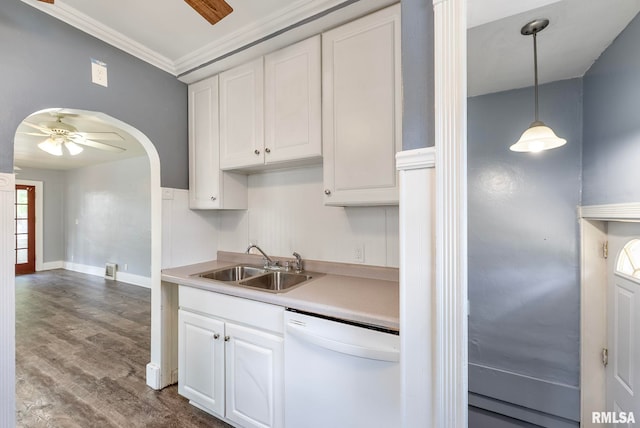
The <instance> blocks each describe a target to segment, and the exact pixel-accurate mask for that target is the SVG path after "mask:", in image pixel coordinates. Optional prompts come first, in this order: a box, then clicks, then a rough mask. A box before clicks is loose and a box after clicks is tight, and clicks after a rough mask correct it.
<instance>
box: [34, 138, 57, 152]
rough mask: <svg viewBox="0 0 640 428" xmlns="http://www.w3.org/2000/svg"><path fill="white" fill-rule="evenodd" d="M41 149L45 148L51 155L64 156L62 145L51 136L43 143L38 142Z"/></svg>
mask: <svg viewBox="0 0 640 428" xmlns="http://www.w3.org/2000/svg"><path fill="white" fill-rule="evenodd" d="M38 148H39V149H40V150H44V151H45V152H47V153H49V154H50V155H54V156H62V145H61V144H60V143H58V142H56V141H53V140H52V139H51V138H47V139H46V140H44V141H43V142H42V143H40V144H38Z"/></svg>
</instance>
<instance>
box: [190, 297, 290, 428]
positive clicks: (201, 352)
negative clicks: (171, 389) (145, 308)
mask: <svg viewBox="0 0 640 428" xmlns="http://www.w3.org/2000/svg"><path fill="white" fill-rule="evenodd" d="M179 295H180V310H179V316H178V323H179V330H178V331H179V333H178V392H179V393H180V395H182V396H184V397H186V398H188V399H189V400H190V402H191V403H192V404H193V405H195V406H197V407H199V408H201V409H203V410H205V411H207V412H209V413H211V414H213V415H215V416H217V417H220V418H222V419H224V420H225V421H227V422H229V423H231V424H233V425H234V426H237V427H243V428H253V427H255V428H267V427H273V428H277V427H283V426H284V375H283V369H284V367H283V366H284V358H283V354H284V343H283V342H284V340H283V337H282V329H281V327H280V325H282V317H283V312H284V308H281V307H278V306H273V305H269V304H266V303H260V302H255V301H250V300H246V299H242V298H236V297H231V296H226V295H220V294H217V293H212V292H207V291H204V290H199V289H193V288H190V287H186V286H181V287H180V293H179ZM266 330H268V331H266Z"/></svg>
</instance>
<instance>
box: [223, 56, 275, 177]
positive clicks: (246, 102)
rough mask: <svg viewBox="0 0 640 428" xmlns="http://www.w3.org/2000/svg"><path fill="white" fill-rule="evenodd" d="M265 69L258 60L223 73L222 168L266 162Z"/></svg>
mask: <svg viewBox="0 0 640 428" xmlns="http://www.w3.org/2000/svg"><path fill="white" fill-rule="evenodd" d="M263 91H264V67H263V59H262V57H260V58H259V59H257V60H255V61H251V62H249V63H247V64H243V65H241V66H239V67H236V68H232V69H231V70H228V71H225V72H224V73H221V74H220V167H221V168H222V169H234V168H242V167H247V166H255V165H261V164H263V163H264V155H263V147H264V119H263V116H264V105H263V102H264V94H263Z"/></svg>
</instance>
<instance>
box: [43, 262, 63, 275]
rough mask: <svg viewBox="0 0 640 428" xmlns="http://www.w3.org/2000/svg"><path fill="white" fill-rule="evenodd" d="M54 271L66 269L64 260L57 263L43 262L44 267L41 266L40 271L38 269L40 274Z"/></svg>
mask: <svg viewBox="0 0 640 428" xmlns="http://www.w3.org/2000/svg"><path fill="white" fill-rule="evenodd" d="M54 269H64V262H63V261H62V260H58V261H55V262H43V263H42V265H40V269H38V272H40V271H43V270H54Z"/></svg>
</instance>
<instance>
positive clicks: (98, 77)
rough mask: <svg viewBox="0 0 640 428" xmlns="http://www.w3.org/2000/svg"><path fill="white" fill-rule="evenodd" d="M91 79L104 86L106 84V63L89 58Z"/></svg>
mask: <svg viewBox="0 0 640 428" xmlns="http://www.w3.org/2000/svg"><path fill="white" fill-rule="evenodd" d="M91 81H92V82H93V83H95V84H96V85H101V86H104V87H105V88H106V87H107V86H108V80H107V64H106V63H104V62H102V61H98V60H97V59H93V58H91Z"/></svg>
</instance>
